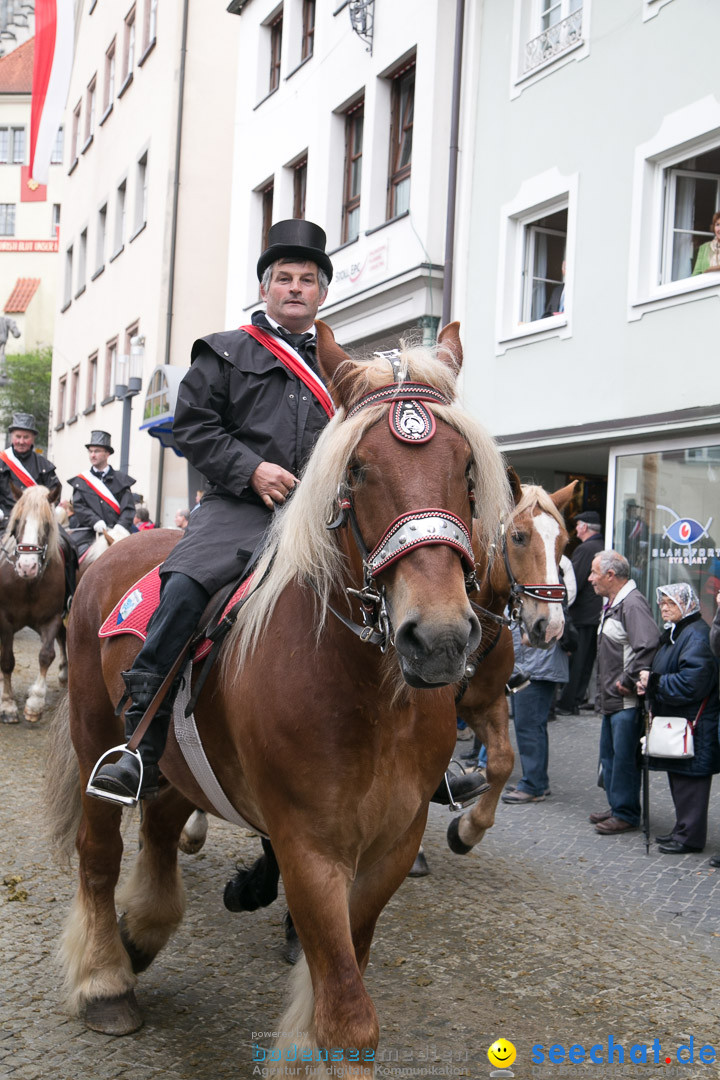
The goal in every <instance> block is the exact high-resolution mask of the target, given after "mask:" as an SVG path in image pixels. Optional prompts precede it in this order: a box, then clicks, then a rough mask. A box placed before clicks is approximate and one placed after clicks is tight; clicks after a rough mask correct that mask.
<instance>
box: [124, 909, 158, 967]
mask: <svg viewBox="0 0 720 1080" xmlns="http://www.w3.org/2000/svg"><path fill="white" fill-rule="evenodd" d="M118 930H119V931H120V940H121V941H122V943H123V946H124V948H125V952H126V953H127V954H128V956H129V957H130V963H131V964H132V969H133V974H134V975H139V974H140V972H141V971H146V970H147V969H148V968H149V967H150V965H151V964H152V962H153V960H154V959H155V956H154V954H151V953H148V952H145V950H144V949H139V948H138V947H137V945H136V944H135V942H134V941H133V940H132V938H131V937H130V932H129V931H128V927H127V922H126V920H125V916H124V915H121V916H120V918H119V919H118Z"/></svg>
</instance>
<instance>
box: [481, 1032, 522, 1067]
mask: <svg viewBox="0 0 720 1080" xmlns="http://www.w3.org/2000/svg"><path fill="white" fill-rule="evenodd" d="M487 1054H488V1061H489V1062H490V1064H491V1065H494V1066H495V1068H497V1069H509V1068H510V1066H511V1065H512V1063H513V1061H514V1060H515V1058H516V1057H517V1050H516V1049H515V1047H514V1046H513V1044H512V1043H511V1042H510V1041H509V1040H508V1039H496V1040H495V1042H494V1043H493V1044H492V1046H491V1047H490V1048H489V1049H488V1052H487Z"/></svg>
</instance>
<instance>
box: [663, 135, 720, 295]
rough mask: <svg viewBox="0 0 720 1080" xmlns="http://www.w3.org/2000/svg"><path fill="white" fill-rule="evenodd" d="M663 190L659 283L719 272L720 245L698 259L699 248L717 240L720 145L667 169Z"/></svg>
mask: <svg viewBox="0 0 720 1080" xmlns="http://www.w3.org/2000/svg"><path fill="white" fill-rule="evenodd" d="M663 191H664V194H665V198H664V203H665V204H664V207H663V211H664V212H663V222H664V228H663V238H662V263H661V270H660V282H661V283H665V282H667V281H679V280H681V279H682V278H688V277H692V276H693V274H696V275H697V274H699V273H701V272H703V271H704V270H705V269H713V268H714V269H715V270H720V254H718V246H720V245H717V244H716V245H713V250H712V251H710V250H708V249H706V250H705V252H704V257H703V258H701V259H700V260H698V253H699V251H700V248H701V247H702V246H703V245H705V244H708V243H710V242H711V241H713V240H716V239H717V237H716V236H715V232H714V229H713V217H714V215H715V214H716V213H717V212H718V211H720V146H715V147H713V148H712V149H711V150H708V151H707V152H706V153H704V154H697V155H695V156H693V157H690V158H686V159H685V160H684V161H680V162H678V163H677V164H676V165H674V166H673V167H672V168H667V169H664V170H663ZM705 256H706V257H705ZM711 256H712V260H713V261H712V262H710V261H709V260H710V257H711ZM705 262H707V263H708V265H707V267H706V266H704V265H703V264H704V263H705Z"/></svg>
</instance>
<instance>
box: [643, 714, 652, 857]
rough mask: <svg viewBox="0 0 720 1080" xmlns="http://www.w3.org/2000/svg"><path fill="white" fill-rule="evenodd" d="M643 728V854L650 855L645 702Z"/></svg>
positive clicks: (648, 773)
mask: <svg viewBox="0 0 720 1080" xmlns="http://www.w3.org/2000/svg"><path fill="white" fill-rule="evenodd" d="M642 718H643V728H644V729H645V750H644V752H643V801H642V813H643V832H644V833H645V854H646V855H649V854H650V757H649V755H648V741H649V738H650V723H649V720H650V714H649V713H648V711H647V707H646V705H645V701H644V700H643V703H642Z"/></svg>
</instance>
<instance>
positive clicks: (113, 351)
mask: <svg viewBox="0 0 720 1080" xmlns="http://www.w3.org/2000/svg"><path fill="white" fill-rule="evenodd" d="M117 351H118V339H117V337H114V338H112V339H111V340H110V341H108V343H107V345H106V346H105V371H104V373H103V400H102V404H103V405H106V404H107V403H108V402H109V401H112V400H113V399H114V396H115V362H116V360H117Z"/></svg>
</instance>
